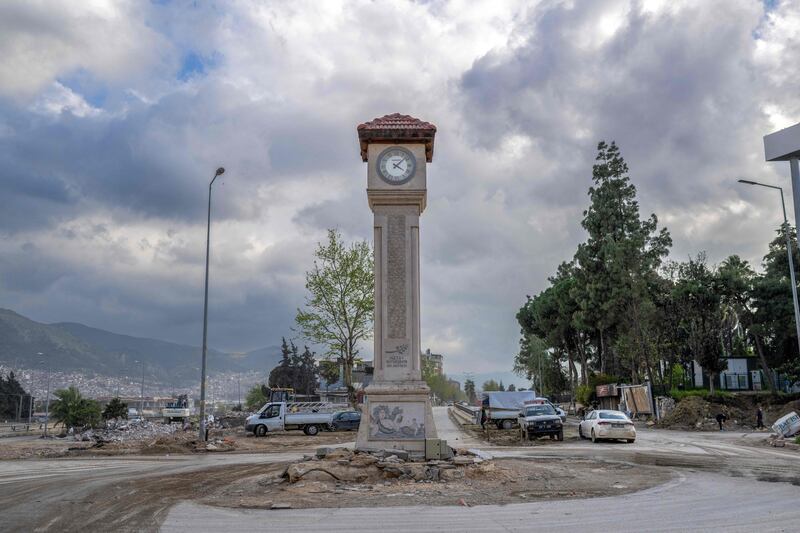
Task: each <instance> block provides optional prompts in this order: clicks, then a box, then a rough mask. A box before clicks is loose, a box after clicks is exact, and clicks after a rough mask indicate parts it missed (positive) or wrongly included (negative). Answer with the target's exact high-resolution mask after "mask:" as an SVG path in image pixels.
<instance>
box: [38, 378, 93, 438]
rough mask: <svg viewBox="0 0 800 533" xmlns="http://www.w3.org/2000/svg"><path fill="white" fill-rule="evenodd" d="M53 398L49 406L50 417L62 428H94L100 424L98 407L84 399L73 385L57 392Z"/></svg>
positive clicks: (91, 401)
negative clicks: (62, 426) (61, 425)
mask: <svg viewBox="0 0 800 533" xmlns="http://www.w3.org/2000/svg"><path fill="white" fill-rule="evenodd" d="M54 396H55V398H56V399H55V401H54V402H51V404H50V416H51V417H52V418H53V419H54V420H55V421H56V422H60V423H62V424H63V425H64V427H74V428H82V427H87V426H88V427H95V426H97V425H98V424H99V423H100V405H99V404H98V403H97V402H96V401H94V400H90V399H88V398H84V397H83V396H82V395H81V393H80V391H78V389H77V388H76V387H75V386H74V385H71V386H70V387H69V388H68V389H59V390H57V391H56V392H55V393H54Z"/></svg>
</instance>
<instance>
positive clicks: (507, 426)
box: [500, 420, 514, 429]
mask: <svg viewBox="0 0 800 533" xmlns="http://www.w3.org/2000/svg"><path fill="white" fill-rule="evenodd" d="M513 427H514V421H513V420H503V422H502V423H501V424H500V429H511V428H513Z"/></svg>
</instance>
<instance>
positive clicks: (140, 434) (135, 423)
mask: <svg viewBox="0 0 800 533" xmlns="http://www.w3.org/2000/svg"><path fill="white" fill-rule="evenodd" d="M176 429H177V426H174V425H172V424H159V423H153V422H148V421H147V420H132V421H130V422H124V423H121V424H117V425H115V426H111V427H109V428H106V429H93V430H92V429H90V430H88V431H84V432H83V433H79V434H76V435H75V440H77V441H85V442H90V441H95V442H127V441H137V440H148V439H156V438H158V437H163V436H167V435H172V434H173V433H175V431H176Z"/></svg>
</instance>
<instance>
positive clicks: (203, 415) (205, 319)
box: [200, 167, 225, 441]
mask: <svg viewBox="0 0 800 533" xmlns="http://www.w3.org/2000/svg"><path fill="white" fill-rule="evenodd" d="M224 172H225V169H224V168H222V167H219V168H218V169H217V171H216V172H215V173H214V177H213V178H211V183H209V184H208V221H207V224H206V288H205V298H204V300H203V364H202V370H201V371H200V440H201V441H205V440H206V358H207V354H208V344H207V341H208V257H209V253H210V251H211V186H212V185H214V181H215V180H216V179H217V178H218V177H219V176H221V175H222V174H223V173H224Z"/></svg>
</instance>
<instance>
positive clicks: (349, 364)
mask: <svg viewBox="0 0 800 533" xmlns="http://www.w3.org/2000/svg"><path fill="white" fill-rule="evenodd" d="M342 372H343V373H344V375H343V376H342V382H343V383H344V386H345V388H346V389H347V401H348V403H349V404H350V406H351V407H353V408H354V409H355V407H356V391H355V389H354V388H353V351H352V350H351V349H350V347H349V346H348V348H347V352H346V353H345V355H344V357H343V359H342Z"/></svg>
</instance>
